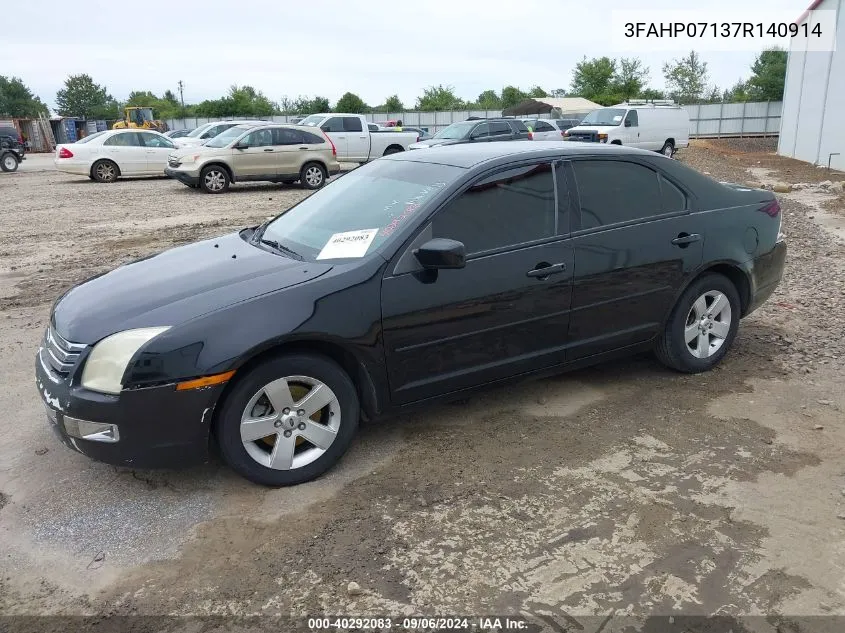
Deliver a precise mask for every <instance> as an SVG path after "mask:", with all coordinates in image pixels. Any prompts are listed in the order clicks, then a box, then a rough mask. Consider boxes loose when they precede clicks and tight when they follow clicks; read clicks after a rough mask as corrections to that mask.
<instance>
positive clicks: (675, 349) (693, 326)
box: [655, 274, 741, 374]
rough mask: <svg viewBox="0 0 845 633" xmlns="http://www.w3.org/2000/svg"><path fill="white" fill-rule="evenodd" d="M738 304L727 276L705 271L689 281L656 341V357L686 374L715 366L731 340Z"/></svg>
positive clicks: (734, 289)
mask: <svg viewBox="0 0 845 633" xmlns="http://www.w3.org/2000/svg"><path fill="white" fill-rule="evenodd" d="M740 311H741V305H740V300H739V293H738V292H737V290H736V287H735V286H734V285H733V283H732V282H731V281H730V279H728V278H727V277H725V276H723V275H718V274H708V275H705V276H703V277H701V278H700V279H698V280H696V281H694V282H693V283H692V284H690V286H689V288H687V289H686V291H685V292H684V294H682V295H681V298H680V299H678V303H677V304H675V307H674V308H673V309H672V313H671V314H670V316H669V320H668V321H667V323H666V326H665V327H664V329H663V332H662V333H661V335H660V338H659V339H658V341H657V346H656V349H655V352H656V354H657V358H658V359H659V360H660V362H662V363H663V364H664V365H666V366H667V367H671V368H672V369H676V370H677V371H682V372H685V373H689V374H695V373H699V372H703V371H708V370H710V369H712V368H713V367H715V366H716V365H717V364H718V363H719V361H721V360H722V358H724V356H725V354H726V353H727V352H728V349H730V346H731V345H732V344H733V341H734V338H735V337H736V332H737V329H738V328H739V317H740Z"/></svg>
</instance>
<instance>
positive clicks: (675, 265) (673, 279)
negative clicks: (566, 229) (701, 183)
mask: <svg viewBox="0 0 845 633" xmlns="http://www.w3.org/2000/svg"><path fill="white" fill-rule="evenodd" d="M570 166H571V168H572V171H571V172H570V177H571V178H572V179H573V182H574V183H577V202H578V204H577V206H576V212H575V214H574V226H573V233H572V245H573V248H574V250H575V279H574V285H573V290H572V318H571V320H570V324H569V336H570V342H571V348H570V350H569V351H568V352H567V360H575V359H579V358H584V357H587V356H592V355H594V354H598V353H601V352H606V351H609V350H613V349H617V348H622V347H626V346H629V345H635V344H637V343H642V342H645V341H648V340H650V339H651V338H653V337H654V336H655V335H656V334H657V333H658V331H659V328H660V327H661V326H662V323H663V321H664V319H665V318H666V316H667V314H668V311H669V310H670V309H671V306H672V302H673V301H674V297H675V295H676V293H677V291H678V290H679V288H680V287H681V285H682V284H683V283H684V280H685V279H686V277H687V276H688V275H689V274H690V273H692V272H693V271H694V270H695V269H696V268H697V267H698V266H699V265H700V264H701V260H702V253H703V245H704V238H705V234H704V231H705V228H704V220H705V216H704V215H703V214H690V213H689V210H688V208H689V204H688V195H687V193H686V192H684V191H683V189H682V187H681V186H680V185H678V184H677V183H673V182H672V181H671V180H670V179H668V178H666V177H665V176H664V175H663V174H662V173H661V172H659V171H658V170H657V169H655V167H654V166H653V163H648V162H644V161H642V160H638V159H622V158H612V159H610V158H608V159H599V158H589V159H587V158H584V159H577V160H573V161H572V162H571V163H570ZM573 188H574V187H573Z"/></svg>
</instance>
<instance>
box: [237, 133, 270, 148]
mask: <svg viewBox="0 0 845 633" xmlns="http://www.w3.org/2000/svg"><path fill="white" fill-rule="evenodd" d="M243 140H244V141H245V142H246V143H247V145H249V146H250V147H266V146H267V145H272V144H273V130H255V132H253V133H251V134H248V135H247V136H246V137H245V138H244V139H243Z"/></svg>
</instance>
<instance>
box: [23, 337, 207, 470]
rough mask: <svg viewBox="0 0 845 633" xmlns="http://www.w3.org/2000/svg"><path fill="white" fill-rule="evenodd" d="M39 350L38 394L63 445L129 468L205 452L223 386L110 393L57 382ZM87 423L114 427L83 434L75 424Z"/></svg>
mask: <svg viewBox="0 0 845 633" xmlns="http://www.w3.org/2000/svg"><path fill="white" fill-rule="evenodd" d="M41 353H42V352H41V350H39V352H38V354H37V356H36V359H35V381H36V385H37V387H38V393H39V395H40V396H41V400H42V402H43V403H44V406H45V407H46V408H47V419H48V421H49V423H50V426H51V427H52V429H53V431H54V432H55V433H56V435H57V436H58V437H59V439H60V440H61V441H62V442H63V443H64V444H65V445H66V446H68V447H70V448H72V449H73V450H76V451H79V452H80V453H83V454H84V455H87V456H88V457H90V458H92V459H96V460H98V461H102V462H106V463H109V464H114V465H117V466H129V467H133V468H174V467H180V466H187V465H192V464H196V463H199V462H202V461H204V460H205V459H206V458H207V457H208V445H209V436H210V429H211V418H212V412H213V410H214V405H215V403H216V402H217V399H218V397H219V396H220V393H221V391H222V389H223V385H214V386H211V387H205V388H201V389H193V390H186V391H176V386H175V385H174V384H169V385H164V386H159V387H148V388H144V389H133V390H124V391H123V392H121V393H120V395H117V396H113V395H109V394H102V393H97V392H95V391H90V390H88V389H84V388H83V387H81V386H79V385H76V384H73V383H74V382H75V381H74V377H73V375H71V377H69V378H68V379H66V380H58V381H56V378H55V377H54V375H53V374H51V373H50V371H49V369H48V368H47V367H45V366H44V361H43V360H42V357H41ZM68 382H69V383H70V384H68ZM86 422H94V423H100V424H102V425H113V426H114V428H115V432H114V433H113V434H112V433H106V434H105V435H101V436H99V437H98V438H97V439H82V438H81V437H79V436H80V435H84V434H85V429H83V432H82V433H80V432H79V430H78V429H79V428H80V427H82V426H83V425H84V424H85V423H86ZM80 423H82V424H80ZM89 428H90V427H89ZM69 431H70V433H69ZM75 436H76V437H75Z"/></svg>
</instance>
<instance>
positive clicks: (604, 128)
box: [567, 125, 619, 134]
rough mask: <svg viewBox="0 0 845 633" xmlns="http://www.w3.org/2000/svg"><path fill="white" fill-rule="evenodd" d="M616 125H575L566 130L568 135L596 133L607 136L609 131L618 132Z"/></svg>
mask: <svg viewBox="0 0 845 633" xmlns="http://www.w3.org/2000/svg"><path fill="white" fill-rule="evenodd" d="M618 129H619V126H618V125H577V126H575V127H571V128H569V129H568V130H567V132H569V133H570V134H571V133H573V132H596V133H598V134H607V133H608V132H609V131H610V130H618Z"/></svg>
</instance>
